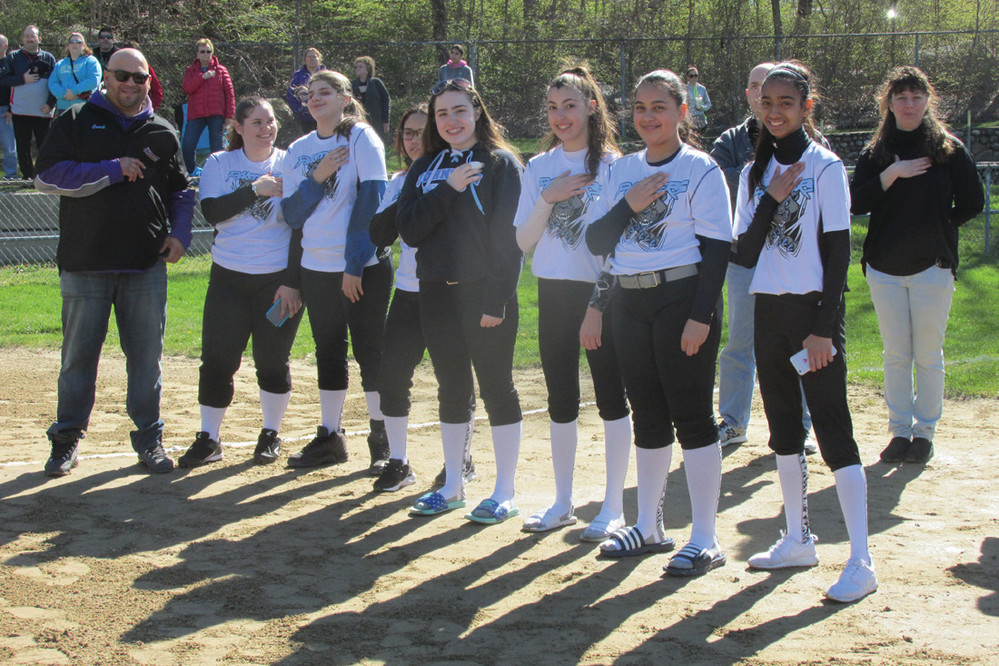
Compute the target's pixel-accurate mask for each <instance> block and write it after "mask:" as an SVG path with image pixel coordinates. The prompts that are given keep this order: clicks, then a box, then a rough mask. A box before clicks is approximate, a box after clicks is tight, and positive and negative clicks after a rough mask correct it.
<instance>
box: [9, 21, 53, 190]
mask: <svg viewBox="0 0 999 666" xmlns="http://www.w3.org/2000/svg"><path fill="white" fill-rule="evenodd" d="M40 42H41V35H40V34H39V32H38V28H36V27H35V26H33V25H29V26H28V27H26V28H25V29H24V32H22V33H21V48H19V49H18V50H16V51H11V52H10V53H8V54H7V57H5V58H4V59H3V62H2V63H0V85H2V86H8V87H9V88H10V113H11V121H12V122H13V126H14V138H15V140H16V142H17V163H18V166H19V167H20V168H21V176H22V177H23V178H24V179H25V180H31V179H32V178H34V176H35V172H34V168H33V166H32V163H31V139H32V138H34V140H35V145H37V146H41V145H42V142H43V141H45V135H46V133H48V131H49V123H51V122H52V111H53V110H54V109H55V107H56V98H55V95H53V94H52V92H51V91H49V76H50V75H51V74H52V70H53V69H55V64H56V61H55V57H53V55H52V54H51V53H49V52H48V51H43V50H42V49H41V48H39V44H40Z"/></svg>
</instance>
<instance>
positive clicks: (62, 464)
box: [45, 439, 80, 477]
mask: <svg viewBox="0 0 999 666" xmlns="http://www.w3.org/2000/svg"><path fill="white" fill-rule="evenodd" d="M78 445H79V441H78V440H75V439H71V440H68V441H61V442H57V441H55V440H53V441H52V455H51V456H49V460H48V462H46V463H45V476H51V477H59V476H66V475H67V474H69V472H70V470H72V469H73V468H74V467H76V466H77V465H79V464H80V462H79V461H78V460H77V459H76V447H77V446H78Z"/></svg>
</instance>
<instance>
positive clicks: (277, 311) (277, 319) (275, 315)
mask: <svg viewBox="0 0 999 666" xmlns="http://www.w3.org/2000/svg"><path fill="white" fill-rule="evenodd" d="M264 316H265V317H267V321H269V322H270V323H272V324H274V325H275V326H277V327H280V326H281V325H282V324H284V323H285V322H286V321H288V315H282V314H281V298H280V297H278V299H277V300H276V301H274V304H273V305H271V307H270V309H268V310H267V313H266V314H265V315H264Z"/></svg>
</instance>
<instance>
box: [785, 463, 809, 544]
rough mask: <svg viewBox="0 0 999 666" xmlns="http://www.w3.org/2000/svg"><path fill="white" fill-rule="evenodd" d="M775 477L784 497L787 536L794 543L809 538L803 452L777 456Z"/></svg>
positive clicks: (806, 464) (805, 466)
mask: <svg viewBox="0 0 999 666" xmlns="http://www.w3.org/2000/svg"><path fill="white" fill-rule="evenodd" d="M777 478H778V479H779V480H780V494H781V497H783V498H784V520H785V521H786V522H787V536H788V538H789V539H792V540H793V541H794V542H795V543H807V542H808V541H810V540H811V538H812V535H811V531H810V530H809V529H808V461H807V460H806V458H805V454H804V453H794V454H792V455H789V456H777Z"/></svg>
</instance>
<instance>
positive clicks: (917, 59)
mask: <svg viewBox="0 0 999 666" xmlns="http://www.w3.org/2000/svg"><path fill="white" fill-rule="evenodd" d="M916 67H919V33H918V32H917V33H916Z"/></svg>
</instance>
